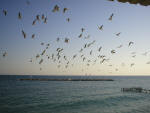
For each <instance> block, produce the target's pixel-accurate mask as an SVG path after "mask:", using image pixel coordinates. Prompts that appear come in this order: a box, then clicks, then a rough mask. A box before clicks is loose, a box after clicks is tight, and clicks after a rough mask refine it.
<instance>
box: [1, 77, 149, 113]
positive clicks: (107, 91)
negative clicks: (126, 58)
mask: <svg viewBox="0 0 150 113" xmlns="http://www.w3.org/2000/svg"><path fill="white" fill-rule="evenodd" d="M19 78H110V79H114V81H19V80H18V79H19ZM123 87H142V88H145V89H150V77H145V76H140V77H137V76H134V77H133V76H130V77H129V76H94V77H93V76H22V75H20V76H15V75H10V76H8V75H1V76H0V113H150V94H146V93H129V92H128V93H127V92H126V93H125V92H121V88H123Z"/></svg>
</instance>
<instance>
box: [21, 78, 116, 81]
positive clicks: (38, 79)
mask: <svg viewBox="0 0 150 113" xmlns="http://www.w3.org/2000/svg"><path fill="white" fill-rule="evenodd" d="M19 80H20V81H114V80H113V79H82V78H81V79H71V78H67V79H47V78H21V79H19Z"/></svg>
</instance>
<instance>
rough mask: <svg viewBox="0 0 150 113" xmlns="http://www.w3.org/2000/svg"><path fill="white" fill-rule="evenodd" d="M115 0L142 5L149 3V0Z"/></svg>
mask: <svg viewBox="0 0 150 113" xmlns="http://www.w3.org/2000/svg"><path fill="white" fill-rule="evenodd" d="M117 1H118V2H122V3H126V2H129V3H130V4H140V5H143V6H148V5H150V0H117Z"/></svg>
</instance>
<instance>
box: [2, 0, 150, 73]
mask: <svg viewBox="0 0 150 113" xmlns="http://www.w3.org/2000/svg"><path fill="white" fill-rule="evenodd" d="M29 1H30V5H27V4H26V0H0V48H2V49H1V50H0V74H41V75H57V74H58V75H66V74H67V75H72V74H73V75H85V74H92V75H150V72H149V71H148V70H149V69H150V65H148V64H146V62H148V61H149V60H150V56H149V55H150V54H148V55H147V56H143V55H141V54H142V53H144V52H147V51H149V50H150V46H149V45H150V44H149V42H150V32H149V29H150V21H149V20H150V14H149V12H150V6H146V7H145V6H140V5H131V4H128V3H125V4H124V3H118V2H109V1H107V0H29ZM56 4H57V5H58V6H59V7H60V11H59V12H56V13H53V12H52V9H53V7H54V6H55V5H56ZM64 7H67V8H68V9H69V10H68V11H67V12H66V13H65V14H63V13H62V11H63V8H64ZM3 9H6V10H7V11H8V14H7V16H4V14H3V13H2V10H3ZM18 12H21V13H22V16H23V18H22V20H19V19H18ZM112 13H114V17H113V20H112V21H109V20H108V18H109V16H110V15H111V14H112ZM37 14H39V15H42V14H44V15H46V16H47V18H48V22H47V24H44V23H43V22H42V21H40V22H37V23H36V25H35V26H32V22H33V20H34V19H35V17H36V15H37ZM68 17H69V18H70V22H69V23H68V22H67V21H66V18H68ZM101 25H104V27H103V31H100V30H98V26H101ZM82 27H84V28H85V32H84V33H83V36H87V35H90V36H91V37H90V39H83V38H81V39H79V38H78V36H79V35H80V33H81V28H82ZM22 29H23V30H24V31H25V32H26V33H27V38H26V39H24V38H23V36H22V33H21V31H22ZM119 32H121V34H120V36H119V37H117V36H116V35H115V34H116V33H119ZM33 33H35V35H36V37H35V39H31V35H32V34H33ZM57 37H60V39H61V40H60V42H56V38H57ZM66 37H67V38H69V39H70V42H69V43H68V44H66V43H64V38H66ZM93 40H96V43H95V44H94V45H93V46H92V47H90V48H88V49H86V50H85V51H84V52H83V53H84V54H85V56H86V57H87V58H88V59H90V60H95V59H97V55H99V53H98V52H97V49H98V48H99V47H100V46H102V51H101V53H100V54H101V55H106V56H107V58H110V59H111V60H110V61H109V62H106V63H104V64H100V63H99V62H100V60H98V61H97V63H96V64H95V65H92V63H91V64H90V66H89V67H87V66H86V63H83V62H82V59H81V58H80V57H77V58H76V59H75V60H72V56H73V55H74V54H76V53H78V51H79V50H80V48H81V47H83V46H84V44H85V43H90V42H92V41H93ZM130 41H133V42H134V44H133V45H132V46H131V47H128V43H129V42H130ZM41 42H44V43H45V44H47V43H50V48H49V49H48V50H47V53H46V54H48V55H51V54H52V53H55V54H56V52H55V51H56V49H57V47H61V48H64V52H63V53H64V54H65V55H67V56H68V59H70V66H69V68H67V69H66V68H65V67H64V65H65V61H64V60H61V61H62V62H61V65H62V67H61V68H60V69H58V68H57V64H58V63H57V62H53V61H52V60H48V59H47V58H46V56H45V57H43V58H44V62H43V64H42V65H39V64H38V63H39V60H40V59H38V60H35V56H36V54H37V53H39V54H40V53H41V52H42V50H44V48H45V46H41V45H40V43H41ZM121 44H122V45H123V47H122V48H120V49H116V47H117V46H119V45H121ZM112 49H115V50H116V54H114V55H112V54H111V53H110V51H111V50H112ZM91 50H93V55H91V56H90V55H89V52H90V51H91ZM4 51H6V52H7V53H8V55H7V56H6V57H5V58H3V57H2V54H3V52H4ZM134 51H135V52H136V57H135V58H132V55H131V54H130V53H131V52H134ZM80 55H81V54H80ZM78 56H79V54H78ZM30 58H32V59H33V62H32V63H30V62H29V60H30ZM71 60H72V61H71ZM122 63H125V66H121V64H122ZM131 63H135V66H133V67H130V64H131ZM71 64H74V66H73V67H72V66H71ZM110 64H112V65H113V66H112V67H109V66H108V65H110ZM40 68H42V70H41V71H40ZM116 68H117V69H118V71H115V69H116ZM81 70H82V71H81Z"/></svg>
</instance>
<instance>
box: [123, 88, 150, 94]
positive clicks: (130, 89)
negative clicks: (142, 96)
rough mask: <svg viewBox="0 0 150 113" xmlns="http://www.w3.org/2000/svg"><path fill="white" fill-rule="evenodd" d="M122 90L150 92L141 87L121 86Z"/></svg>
mask: <svg viewBox="0 0 150 113" xmlns="http://www.w3.org/2000/svg"><path fill="white" fill-rule="evenodd" d="M121 91H122V92H135V93H150V90H148V89H143V88H141V87H131V88H121Z"/></svg>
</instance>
